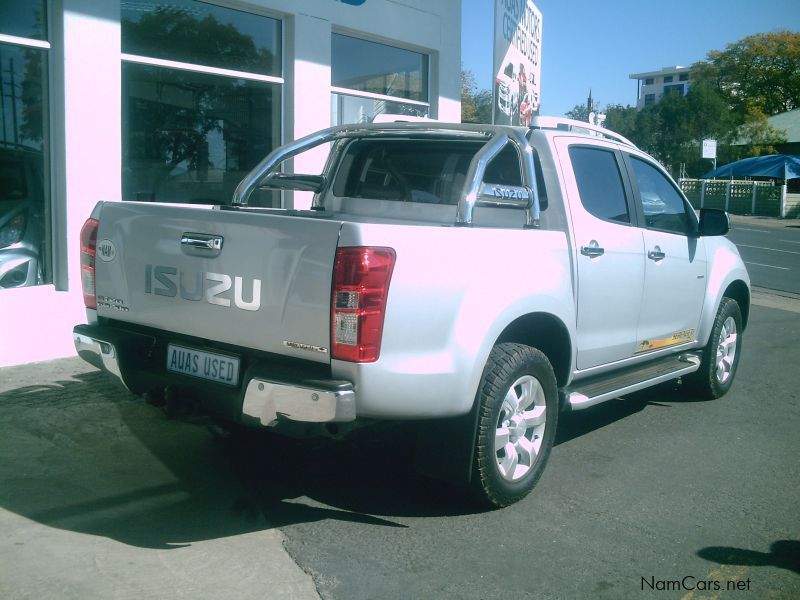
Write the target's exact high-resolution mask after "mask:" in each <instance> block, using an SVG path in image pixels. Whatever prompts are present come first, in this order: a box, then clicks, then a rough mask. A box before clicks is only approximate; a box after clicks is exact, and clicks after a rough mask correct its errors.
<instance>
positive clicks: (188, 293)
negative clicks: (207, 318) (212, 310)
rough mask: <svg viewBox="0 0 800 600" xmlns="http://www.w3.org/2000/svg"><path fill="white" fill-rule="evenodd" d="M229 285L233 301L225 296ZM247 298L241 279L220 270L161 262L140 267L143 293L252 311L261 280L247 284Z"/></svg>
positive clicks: (258, 297) (256, 305) (257, 302)
mask: <svg viewBox="0 0 800 600" xmlns="http://www.w3.org/2000/svg"><path fill="white" fill-rule="evenodd" d="M231 288H233V300H231V298H230V295H227V296H226V292H229V291H230V289H231ZM249 288H250V294H249V298H250V300H249V301H248V300H245V299H244V289H245V279H244V278H243V277H239V276H238V275H237V276H234V277H231V276H230V275H226V274H224V273H208V272H205V273H203V272H200V271H195V272H186V271H181V270H179V269H177V268H176V267H168V266H165V265H150V264H148V265H145V266H144V293H145V294H155V295H156V296H166V297H167V298H175V297H177V296H178V294H179V293H180V297H181V298H183V299H184V300H191V301H193V302H199V301H200V300H205V301H206V302H208V303H209V304H213V305H215V306H223V307H225V308H230V306H231V302H232V303H233V306H235V307H236V308H240V309H242V310H251V311H255V310H258V309H259V308H261V280H260V279H253V280H252V282H251V283H250V285H249Z"/></svg>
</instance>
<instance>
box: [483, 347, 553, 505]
mask: <svg viewBox="0 0 800 600" xmlns="http://www.w3.org/2000/svg"><path fill="white" fill-rule="evenodd" d="M476 402H477V403H478V431H477V436H476V442H475V452H474V460H473V465H472V486H473V492H474V494H475V495H476V496H477V498H478V499H479V500H480V501H481V502H482V503H484V504H488V505H490V506H493V507H502V506H508V505H509V504H513V503H514V502H517V501H519V500H521V499H522V498H524V497H525V496H527V495H528V493H530V491H531V490H532V489H533V487H534V486H535V485H536V482H537V481H538V480H539V477H541V475H542V472H543V471H544V467H545V464H546V463H547V459H548V457H549V455H550V450H551V449H552V447H553V441H554V439H555V433H556V425H557V421H558V389H557V386H556V377H555V374H554V372H553V367H552V365H551V364H550V361H549V360H548V359H547V357H546V356H545V355H544V354H543V353H542V352H541V351H540V350H537V349H536V348H532V347H530V346H525V345H522V344H510V343H504V344H498V345H497V346H495V347H494V348H493V349H492V352H491V354H490V355H489V360H488V362H487V363H486V368H485V369H484V371H483V377H482V378H481V383H480V387H479V389H478V394H477V398H476Z"/></svg>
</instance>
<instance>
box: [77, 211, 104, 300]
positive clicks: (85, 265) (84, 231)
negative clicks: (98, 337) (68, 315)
mask: <svg viewBox="0 0 800 600" xmlns="http://www.w3.org/2000/svg"><path fill="white" fill-rule="evenodd" d="M99 225H100V223H99V221H98V220H97V219H87V220H86V223H84V224H83V227H82V228H81V285H82V287H83V303H84V305H86V308H97V288H96V287H95V281H94V261H95V252H96V248H97V228H98V226H99Z"/></svg>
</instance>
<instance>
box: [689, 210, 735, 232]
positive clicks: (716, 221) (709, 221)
mask: <svg viewBox="0 0 800 600" xmlns="http://www.w3.org/2000/svg"><path fill="white" fill-rule="evenodd" d="M730 229H731V222H730V219H729V218H728V213H726V212H725V211H724V210H718V209H716V208H701V209H700V226H699V227H698V228H697V233H698V235H700V236H713V235H725V234H726V233H728V232H729V231H730Z"/></svg>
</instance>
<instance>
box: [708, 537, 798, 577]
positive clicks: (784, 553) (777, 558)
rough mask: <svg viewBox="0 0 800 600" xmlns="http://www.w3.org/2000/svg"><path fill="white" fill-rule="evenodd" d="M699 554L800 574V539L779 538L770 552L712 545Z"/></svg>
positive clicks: (724, 562)
mask: <svg viewBox="0 0 800 600" xmlns="http://www.w3.org/2000/svg"><path fill="white" fill-rule="evenodd" d="M697 556H699V557H700V558H704V559H706V560H709V561H711V562H715V563H719V564H721V565H743V566H748V567H778V568H779V569H786V570H787V571H792V572H793V573H797V574H798V575H800V541H798V540H778V541H777V542H775V543H773V544H772V546H770V551H769V552H757V551H755V550H745V549H744V548H729V547H726V546H710V547H708V548H703V549H702V550H700V551H699V552H698V553H697Z"/></svg>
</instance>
